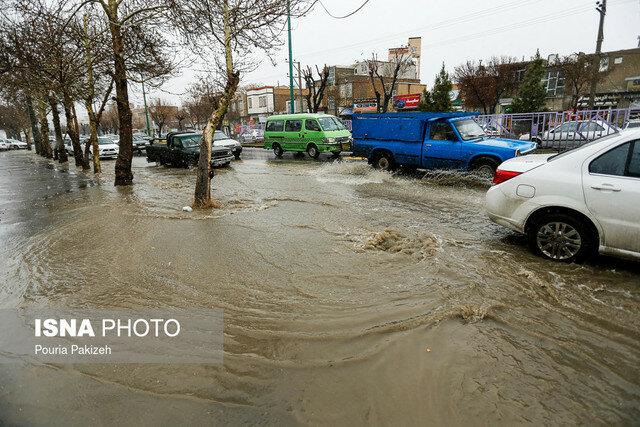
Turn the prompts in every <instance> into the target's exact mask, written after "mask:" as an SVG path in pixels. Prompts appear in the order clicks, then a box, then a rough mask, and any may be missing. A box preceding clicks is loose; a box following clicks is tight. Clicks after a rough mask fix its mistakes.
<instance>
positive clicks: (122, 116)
mask: <svg viewBox="0 0 640 427" xmlns="http://www.w3.org/2000/svg"><path fill="white" fill-rule="evenodd" d="M119 3H120V2H119V1H116V0H109V4H108V16H109V29H110V30H111V40H112V45H113V62H114V80H115V86H116V106H117V108H118V125H119V128H120V143H119V146H120V149H119V151H118V158H117V159H116V167H115V169H116V179H115V182H114V185H131V184H133V172H132V171H131V161H132V159H133V131H132V128H133V125H132V118H131V109H130V108H129V92H128V88H127V67H126V64H125V60H124V40H123V37H122V33H121V27H120V24H119V21H118V5H119ZM95 155H96V153H95V150H94V156H95Z"/></svg>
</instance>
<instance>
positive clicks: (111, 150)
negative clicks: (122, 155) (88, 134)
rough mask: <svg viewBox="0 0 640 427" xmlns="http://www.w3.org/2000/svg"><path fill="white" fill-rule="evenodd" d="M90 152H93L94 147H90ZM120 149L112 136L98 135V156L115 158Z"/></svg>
mask: <svg viewBox="0 0 640 427" xmlns="http://www.w3.org/2000/svg"><path fill="white" fill-rule="evenodd" d="M89 150H90V153H92V154H93V148H90V149H89ZM118 151H120V149H119V147H118V144H116V143H114V142H113V140H112V139H111V138H107V137H104V136H101V137H98V156H99V157H100V158H101V159H103V158H110V159H115V158H116V157H118Z"/></svg>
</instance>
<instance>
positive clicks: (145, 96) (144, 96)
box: [142, 82, 151, 136]
mask: <svg viewBox="0 0 640 427" xmlns="http://www.w3.org/2000/svg"><path fill="white" fill-rule="evenodd" d="M142 99H143V100H144V115H145V116H146V118H147V136H151V129H149V110H148V109H147V94H146V92H145V91H144V82H142Z"/></svg>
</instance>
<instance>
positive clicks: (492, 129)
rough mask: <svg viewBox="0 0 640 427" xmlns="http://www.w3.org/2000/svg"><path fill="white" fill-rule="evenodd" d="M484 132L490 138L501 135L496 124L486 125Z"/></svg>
mask: <svg viewBox="0 0 640 427" xmlns="http://www.w3.org/2000/svg"><path fill="white" fill-rule="evenodd" d="M484 133H486V134H487V135H489V136H490V137H492V138H498V137H499V136H500V135H501V132H500V128H499V127H498V126H496V125H486V126H485V127H484Z"/></svg>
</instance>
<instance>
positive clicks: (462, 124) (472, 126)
mask: <svg viewBox="0 0 640 427" xmlns="http://www.w3.org/2000/svg"><path fill="white" fill-rule="evenodd" d="M453 125H454V126H455V127H456V129H457V130H458V133H459V134H460V137H461V138H462V139H463V140H465V141H469V140H470V139H478V138H482V137H483V136H487V134H486V133H485V131H484V130H482V128H481V127H480V125H479V124H478V122H476V121H475V120H473V119H462V120H455V121H454V122H453Z"/></svg>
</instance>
